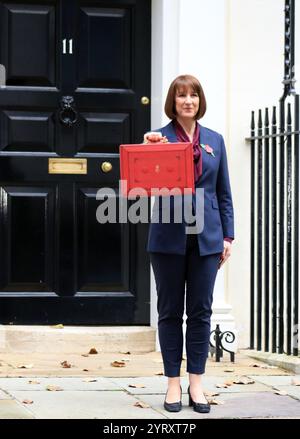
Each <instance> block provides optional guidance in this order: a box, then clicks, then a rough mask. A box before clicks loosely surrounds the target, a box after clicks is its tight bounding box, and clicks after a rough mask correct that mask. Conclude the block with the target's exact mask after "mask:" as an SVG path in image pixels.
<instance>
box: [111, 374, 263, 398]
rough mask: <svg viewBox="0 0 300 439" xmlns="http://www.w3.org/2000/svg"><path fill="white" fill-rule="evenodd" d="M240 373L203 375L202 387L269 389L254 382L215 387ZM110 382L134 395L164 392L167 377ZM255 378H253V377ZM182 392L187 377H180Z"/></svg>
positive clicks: (186, 385)
mask: <svg viewBox="0 0 300 439" xmlns="http://www.w3.org/2000/svg"><path fill="white" fill-rule="evenodd" d="M239 376H240V375H233V376H230V378H229V377H227V376H226V377H224V376H222V375H221V376H213V377H212V376H204V377H203V388H204V390H205V391H208V392H212V391H214V392H218V393H230V392H265V391H268V390H269V387H268V386H266V385H264V384H262V383H260V382H256V381H255V383H254V384H249V385H248V384H247V385H245V384H234V385H232V386H229V387H228V388H217V387H216V384H224V382H226V381H232V380H237V379H238V378H239ZM110 379H111V381H112V382H114V383H115V384H117V385H118V386H119V387H122V388H123V389H124V390H127V392H130V393H131V394H134V395H142V394H148V393H165V392H166V389H167V384H168V380H167V377H165V376H162V377H138V378H131V377H129V378H110ZM254 380H255V379H254ZM180 381H181V386H182V392H183V393H187V389H188V386H189V380H188V377H182V378H181V379H180ZM130 384H132V385H135V384H143V385H144V386H145V387H144V388H134V387H130V386H129V385H130Z"/></svg>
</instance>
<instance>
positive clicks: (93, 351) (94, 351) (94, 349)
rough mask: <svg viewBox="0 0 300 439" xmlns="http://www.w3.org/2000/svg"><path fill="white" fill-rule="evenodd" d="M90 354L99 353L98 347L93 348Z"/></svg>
mask: <svg viewBox="0 0 300 439" xmlns="http://www.w3.org/2000/svg"><path fill="white" fill-rule="evenodd" d="M89 354H91V355H93V354H98V351H97V349H96V348H91V349H90V352H89Z"/></svg>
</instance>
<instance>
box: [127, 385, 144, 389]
mask: <svg viewBox="0 0 300 439" xmlns="http://www.w3.org/2000/svg"><path fill="white" fill-rule="evenodd" d="M128 387H134V388H136V389H144V388H145V387H146V386H144V384H128Z"/></svg>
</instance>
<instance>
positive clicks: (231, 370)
mask: <svg viewBox="0 0 300 439" xmlns="http://www.w3.org/2000/svg"><path fill="white" fill-rule="evenodd" d="M224 372H234V369H224Z"/></svg>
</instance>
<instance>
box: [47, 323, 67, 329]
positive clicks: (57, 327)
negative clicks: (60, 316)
mask: <svg viewBox="0 0 300 439" xmlns="http://www.w3.org/2000/svg"><path fill="white" fill-rule="evenodd" d="M50 328H54V329H63V328H64V325H63V324H62V323H59V324H58V325H51V326H50Z"/></svg>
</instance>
